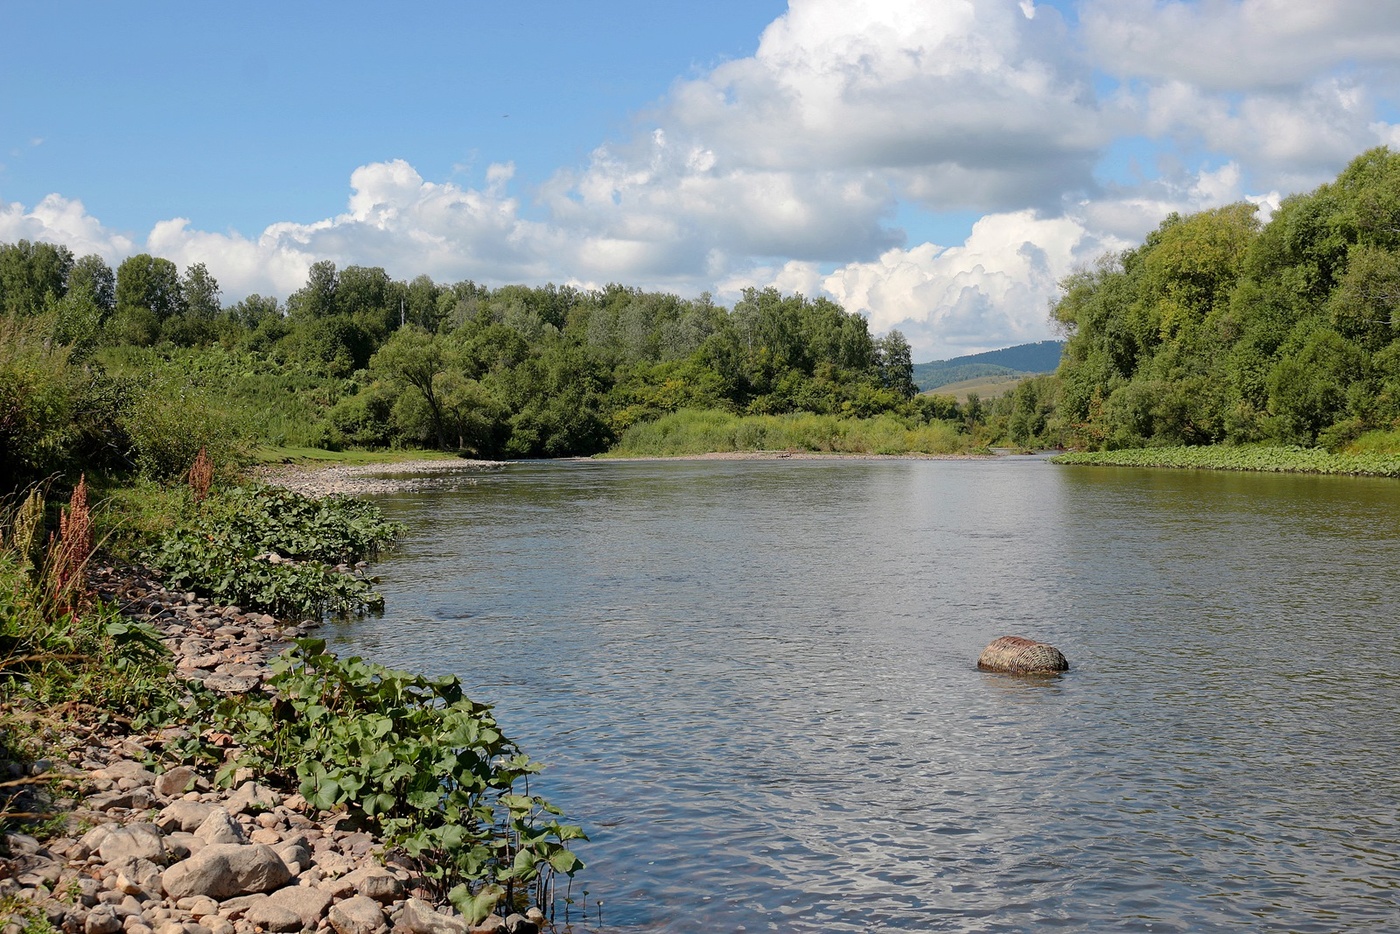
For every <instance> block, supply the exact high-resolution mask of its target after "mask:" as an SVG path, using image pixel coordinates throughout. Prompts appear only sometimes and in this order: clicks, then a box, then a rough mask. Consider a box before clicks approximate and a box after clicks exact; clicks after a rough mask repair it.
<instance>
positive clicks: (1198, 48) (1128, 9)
mask: <svg viewBox="0 0 1400 934" xmlns="http://www.w3.org/2000/svg"><path fill="white" fill-rule="evenodd" d="M1079 21H1080V23H1081V24H1082V26H1083V32H1084V40H1085V43H1086V45H1087V46H1088V48H1089V49H1090V51H1091V54H1092V56H1093V59H1094V61H1095V62H1097V63H1098V65H1099V67H1101V68H1103V69H1104V70H1106V71H1109V72H1112V73H1114V74H1117V75H1121V76H1125V77H1133V78H1147V79H1153V80H1160V81H1179V82H1184V83H1186V84H1190V85H1193V86H1195V87H1198V88H1201V89H1202V90H1204V91H1292V90H1299V89H1301V88H1304V87H1306V86H1308V85H1310V84H1311V83H1312V82H1313V81H1314V80H1315V78H1316V76H1317V75H1319V74H1326V73H1328V72H1330V71H1332V70H1333V69H1336V68H1338V67H1343V66H1347V67H1356V66H1378V67H1381V68H1385V69H1387V70H1393V69H1394V68H1395V66H1396V55H1395V50H1396V48H1397V47H1400V8H1397V7H1396V6H1395V4H1393V3H1377V2H1375V0H1328V2H1326V3H1298V2H1296V0H1227V2H1191V3H1187V2H1181V0H1086V2H1084V3H1082V4H1081V7H1080V11H1079Z"/></svg>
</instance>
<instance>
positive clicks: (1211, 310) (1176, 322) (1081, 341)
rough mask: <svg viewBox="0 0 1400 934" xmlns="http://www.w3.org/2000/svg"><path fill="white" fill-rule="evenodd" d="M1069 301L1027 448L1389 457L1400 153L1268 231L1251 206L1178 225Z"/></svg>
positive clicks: (1083, 274)
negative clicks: (1215, 448) (1055, 365)
mask: <svg viewBox="0 0 1400 934" xmlns="http://www.w3.org/2000/svg"><path fill="white" fill-rule="evenodd" d="M1063 288H1064V292H1063V297H1062V298H1061V299H1060V301H1059V303H1058V304H1057V305H1056V306H1055V307H1054V309H1053V312H1052V314H1053V317H1054V319H1055V320H1056V321H1057V322H1058V323H1059V324H1060V325H1061V326H1062V327H1063V329H1064V331H1065V332H1066V335H1067V338H1068V343H1067V345H1066V347H1065V355H1064V359H1063V362H1062V364H1061V366H1060V368H1059V370H1058V372H1057V374H1056V375H1055V376H1054V377H1050V378H1044V379H1042V380H1040V381H1038V382H1032V383H1028V384H1024V385H1023V386H1022V387H1021V388H1018V390H1017V392H1016V393H1015V394H1014V396H1015V399H1014V402H1015V405H1014V407H1013V408H1014V411H1013V412H1012V414H1011V417H1010V420H1009V422H1008V427H1009V429H1010V431H1011V433H1012V435H1013V436H1015V435H1017V434H1018V433H1019V435H1020V440H1022V441H1026V442H1030V443H1039V444H1044V445H1046V446H1062V447H1068V448H1074V449H1083V450H1091V451H1092V450H1116V449H1127V448H1159V447H1168V448H1175V447H1183V446H1184V447H1200V446H1206V445H1227V446H1248V445H1267V446H1272V447H1276V448H1285V449H1291V448H1293V447H1303V448H1314V447H1318V448H1322V449H1324V450H1326V451H1331V452H1341V453H1358V454H1359V453H1365V452H1370V453H1377V452H1382V451H1383V452H1386V453H1394V452H1396V451H1398V450H1400V448H1397V446H1396V440H1397V436H1396V430H1397V428H1400V313H1398V312H1400V155H1397V154H1395V153H1392V152H1391V151H1390V150H1388V149H1385V148H1381V149H1375V150H1371V151H1369V152H1366V153H1363V154H1362V155H1360V156H1358V157H1357V158H1356V159H1355V160H1353V161H1352V163H1351V164H1350V165H1349V166H1348V167H1347V168H1346V170H1345V171H1343V172H1342V173H1341V175H1340V176H1338V178H1337V179H1336V180H1335V181H1334V182H1331V183H1328V184H1325V185H1322V186H1321V187H1319V188H1318V189H1316V190H1315V191H1312V192H1310V193H1307V194H1298V195H1293V196H1291V197H1288V198H1286V199H1284V201H1283V202H1282V204H1280V206H1279V208H1278V209H1277V210H1276V211H1275V212H1274V213H1273V215H1272V217H1270V218H1269V220H1268V222H1267V223H1261V222H1260V220H1259V216H1258V210H1257V208H1256V206H1255V205H1253V204H1248V203H1242V204H1234V205H1229V206H1227V207H1223V208H1217V209H1214V210H1209V211H1203V212H1201V213H1199V214H1194V215H1191V216H1189V217H1180V216H1177V215H1172V216H1171V217H1168V218H1167V219H1166V220H1165V221H1163V222H1162V224H1161V225H1160V226H1159V227H1158V228H1157V229H1156V230H1154V231H1153V232H1152V233H1150V234H1149V235H1148V236H1147V238H1146V239H1145V240H1144V242H1143V243H1142V244H1141V245H1140V246H1137V247H1135V248H1133V249H1130V250H1126V251H1124V252H1122V253H1120V254H1117V255H1113V256H1108V257H1105V258H1103V259H1102V260H1101V261H1100V262H1099V263H1098V264H1097V265H1095V266H1094V267H1093V268H1090V269H1085V270H1081V271H1079V272H1077V273H1075V274H1074V275H1072V276H1070V277H1069V278H1068V279H1067V280H1065V282H1064V283H1063ZM1193 456H1202V457H1203V456H1204V455H1193ZM1218 456H1220V457H1225V456H1227V455H1224V454H1221V455H1218ZM1228 456H1231V457H1235V456H1237V457H1239V458H1240V459H1242V460H1249V459H1250V458H1251V457H1253V456H1254V455H1250V454H1248V453H1240V454H1238V455H1228ZM1144 458H1145V459H1150V457H1149V456H1147V455H1144ZM1267 459H1268V460H1271V461H1273V462H1277V463H1284V462H1287V461H1289V460H1290V459H1294V460H1296V455H1295V454H1287V455H1270V457H1269V458H1267Z"/></svg>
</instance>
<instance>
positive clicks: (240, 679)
mask: <svg viewBox="0 0 1400 934" xmlns="http://www.w3.org/2000/svg"><path fill="white" fill-rule="evenodd" d="M260 684H262V675H261V674H259V673H258V672H256V671H253V672H251V673H249V672H240V673H237V674H234V673H230V672H227V671H216V672H214V673H213V674H211V675H209V676H208V677H207V678H205V679H204V686H205V687H207V688H208V689H209V690H211V691H215V692H217V693H219V694H247V693H248V692H249V691H251V690H253V689H254V688H256V687H257V686H258V685H260Z"/></svg>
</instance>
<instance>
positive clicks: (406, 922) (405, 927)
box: [394, 898, 470, 934]
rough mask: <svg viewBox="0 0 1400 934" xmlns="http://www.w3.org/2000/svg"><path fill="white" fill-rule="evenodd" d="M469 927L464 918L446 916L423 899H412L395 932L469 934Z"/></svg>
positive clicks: (404, 908) (405, 907) (405, 905)
mask: <svg viewBox="0 0 1400 934" xmlns="http://www.w3.org/2000/svg"><path fill="white" fill-rule="evenodd" d="M469 927H470V926H469V925H468V924H467V922H466V921H465V920H464V919H462V918H459V917H454V916H452V915H445V914H443V913H442V912H440V911H437V910H435V909H434V908H433V906H432V905H429V904H428V903H427V902H425V901H423V900H422V899H419V898H410V899H409V900H408V901H407V902H406V903H405V904H404V906H403V911H402V912H401V913H400V914H399V918H398V922H397V923H396V924H395V925H394V930H395V931H401V932H403V934H467V930H468V928H469Z"/></svg>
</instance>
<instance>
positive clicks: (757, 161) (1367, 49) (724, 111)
mask: <svg viewBox="0 0 1400 934" xmlns="http://www.w3.org/2000/svg"><path fill="white" fill-rule="evenodd" d="M1392 6H1393V5H1392V4H1384V3H1376V2H1374V0H1336V2H1332V3H1327V4H1301V3H1294V2H1291V0H1203V2H1176V0H1082V2H1080V3H1079V4H1078V5H1077V6H1076V8H1075V16H1073V17H1071V18H1070V19H1069V20H1066V19H1065V18H1062V16H1061V14H1060V12H1059V11H1058V10H1057V9H1056V8H1055V7H1053V6H1050V5H1048V4H1041V5H1037V4H1036V3H1035V2H1034V0H864V2H861V3H858V4H851V3H848V2H846V0H790V2H789V6H788V9H787V11H786V12H785V13H784V15H782V16H780V17H779V18H778V19H776V20H775V21H774V22H773V23H771V24H770V25H769V26H768V27H767V29H765V30H764V32H763V34H762V36H761V37H760V40H759V43H758V48H757V50H756V52H755V53H754V54H753V55H752V56H749V57H746V58H742V59H738V60H734V61H729V62H725V63H723V64H720V65H719V66H717V67H715V68H713V69H712V70H710V71H708V72H706V73H704V74H700V75H698V76H693V77H690V78H687V79H685V80H681V81H678V82H676V84H674V85H673V86H672V87H671V88H670V89H669V91H668V92H667V94H666V95H665V96H664V97H663V98H662V99H661V100H660V101H659V102H657V104H656V105H655V106H654V107H652V108H651V109H649V110H648V111H646V112H644V113H641V114H638V115H637V120H636V125H635V131H634V132H632V133H630V134H628V135H625V136H623V137H621V138H616V139H609V140H606V141H603V142H602V143H600V144H599V145H598V146H597V147H596V148H595V149H594V150H593V152H592V153H591V154H590V156H589V158H588V159H587V160H586V162H585V163H584V164H583V165H578V166H566V167H562V168H561V169H560V170H559V171H558V172H556V173H555V174H554V175H553V176H552V177H550V178H548V179H547V180H545V181H544V182H543V183H540V184H537V185H536V184H531V183H526V182H522V181H521V180H520V179H518V178H517V177H516V172H515V167H514V166H513V165H511V164H510V163H500V164H494V165H491V166H489V167H487V168H486V170H485V172H484V175H483V177H482V178H481V180H480V182H479V183H477V184H476V185H471V184H466V183H459V182H454V181H435V180H430V179H425V178H423V176H422V175H421V174H420V173H419V172H418V170H417V169H415V168H414V167H413V165H411V164H410V163H409V162H407V161H405V160H401V159H400V160H389V161H383V162H370V163H366V164H364V165H361V166H360V167H359V168H357V169H356V170H355V171H354V172H353V173H352V175H351V177H350V179H349V184H348V193H347V197H346V201H345V210H344V211H343V212H342V213H340V214H337V215H335V216H332V217H327V218H324V219H322V220H319V221H315V222H313V223H295V222H289V221H279V222H275V223H271V224H270V225H269V226H267V228H266V229H265V230H263V232H262V233H261V234H260V235H258V236H257V237H251V238H250V237H244V236H242V235H239V234H237V233H232V232H229V233H220V232H206V231H201V230H197V229H194V228H192V227H191V226H190V224H189V222H188V221H186V220H184V219H182V218H173V219H170V220H165V221H162V222H160V223H158V224H156V225H155V226H154V228H153V229H152V230H151V231H150V233H149V235H148V236H147V237H146V240H145V242H144V244H143V243H140V242H138V241H137V239H136V238H132V237H130V236H128V235H123V234H120V233H117V232H114V231H112V230H110V229H108V228H106V227H104V226H103V225H102V224H101V223H100V222H99V221H98V220H97V219H96V218H93V217H91V216H89V215H88V214H87V213H86V211H85V209H84V208H83V205H82V203H81V202H79V201H76V200H70V199H67V198H64V197H61V196H59V195H50V196H49V197H47V198H45V199H43V200H42V201H41V202H40V203H39V204H37V205H36V206H35V207H34V208H33V209H32V210H31V209H27V208H25V207H23V206H22V205H17V204H13V203H9V204H6V203H4V202H0V240H14V239H19V238H22V237H23V238H28V239H46V240H55V241H62V242H65V243H68V244H69V245H70V246H71V247H72V248H73V249H74V250H75V252H78V253H83V252H97V253H99V254H101V255H103V256H104V257H107V258H108V259H109V261H113V262H116V261H119V260H120V259H121V258H122V257H123V256H125V255H129V254H130V253H132V252H137V251H139V250H147V251H150V252H154V253H159V254H161V255H164V256H167V257H169V258H171V259H172V260H175V261H176V262H177V263H179V264H180V265H182V266H184V265H189V264H190V263H193V262H204V263H205V264H206V265H208V267H209V268H210V270H211V271H212V272H213V273H214V275H215V276H216V277H217V278H218V279H219V281H220V283H221V284H222V285H223V287H224V295H225V298H226V299H230V300H231V299H236V298H238V297H241V296H242V295H244V294H247V293H248V292H251V291H260V292H265V293H273V294H277V295H280V296H285V295H286V294H288V293H290V292H291V291H293V290H295V289H296V288H299V287H300V286H301V285H302V284H303V283H304V281H305V275H306V269H307V267H308V266H309V265H310V264H311V263H312V262H314V261H316V260H320V259H330V260H332V261H334V262H336V263H337V264H338V265H341V266H344V265H349V264H352V263H353V264H360V265H371V266H383V267H384V268H385V269H387V270H388V271H389V272H390V274H391V275H394V276H396V277H400V278H407V277H411V276H414V275H418V274H420V273H427V274H428V275H430V276H432V277H433V278H434V279H437V280H438V281H455V280H458V279H463V278H473V279H476V280H478V281H480V282H484V283H487V284H503V283H508V282H532V283H540V282H546V281H554V282H560V283H569V284H577V285H581V286H584V287H588V286H594V285H599V284H602V283H606V282H625V283H627V284H630V285H638V286H641V287H644V288H654V289H667V290H672V291H677V292H682V293H684V294H695V293H698V292H700V291H702V290H715V291H718V292H719V295H720V297H721V298H722V299H732V298H734V297H736V296H737V294H738V293H739V292H740V291H741V290H742V289H743V288H745V287H747V286H768V285H773V286H776V287H778V288H780V289H782V290H784V291H787V292H802V293H804V294H807V295H818V294H826V295H830V296H831V297H833V298H835V299H837V300H838V301H841V302H842V303H843V304H844V305H846V307H847V308H849V309H851V310H855V311H859V312H861V313H863V314H866V315H868V316H869V318H870V321H871V324H872V327H873V329H874V330H876V331H877V332H883V331H885V330H888V329H889V328H892V327H898V328H900V329H901V330H903V331H904V332H905V334H906V336H908V337H909V338H910V340H911V343H913V345H914V347H915V351H916V356H920V357H924V358H931V357H933V356H954V355H956V354H958V353H964V352H973V351H977V350H984V349H989V348H992V347H997V346H1005V345H1006V344H1010V343H1018V342H1021V341H1025V340H1036V339H1040V338H1043V337H1046V336H1050V329H1049V323H1048V320H1047V308H1048V306H1049V304H1050V302H1051V301H1053V299H1054V298H1055V297H1056V294H1057V291H1056V289H1057V287H1056V283H1057V282H1058V281H1059V280H1060V279H1061V278H1062V277H1063V276H1064V275H1066V274H1067V273H1068V272H1070V271H1071V270H1072V269H1073V268H1074V267H1075V266H1076V265H1079V264H1083V263H1087V262H1091V261H1092V260H1093V259H1095V258H1096V257H1097V256H1098V255H1099V254H1101V253H1103V252H1105V251H1108V250H1119V249H1123V248H1124V247H1126V246H1129V245H1131V244H1133V243H1136V242H1138V241H1139V240H1140V239H1141V237H1142V236H1143V234H1145V233H1146V232H1147V231H1148V230H1150V229H1152V228H1153V227H1155V226H1156V225H1157V224H1158V223H1159V222H1160V221H1161V219H1162V217H1164V216H1165V215H1166V214H1167V213H1169V212H1171V211H1179V212H1182V213H1188V212H1191V211H1195V210H1201V209H1203V208H1209V207H1216V206H1219V205H1221V204H1226V203H1230V202H1232V201H1238V200H1242V199H1248V200H1251V201H1254V202H1255V203H1257V204H1260V205H1261V208H1262V209H1263V210H1264V212H1266V213H1267V212H1268V211H1269V210H1272V208H1273V207H1274V206H1276V205H1277V203H1278V200H1279V192H1280V191H1295V190H1305V189H1308V188H1311V187H1312V186H1314V185H1316V184H1318V183H1319V182H1321V181H1324V180H1326V179H1327V178H1329V177H1331V176H1333V175H1335V174H1336V172H1337V171H1338V170H1339V169H1340V168H1341V167H1342V166H1343V165H1344V164H1345V162H1346V161H1347V160H1348V159H1349V158H1350V157H1351V156H1353V155H1355V154H1356V153H1357V152H1359V151H1360V150H1362V149H1364V148H1366V147H1368V146H1371V145H1376V144H1379V143H1382V142H1389V143H1391V144H1392V145H1394V144H1395V141H1396V140H1400V129H1397V127H1396V125H1395V124H1393V123H1391V122H1388V113H1387V111H1386V107H1387V106H1390V107H1393V106H1394V103H1395V93H1396V87H1397V69H1396V67H1395V66H1396V64H1397V61H1400V56H1396V55H1395V53H1394V52H1393V51H1392V50H1393V49H1395V48H1400V8H1395V9H1392ZM1122 136H1130V137H1132V138H1133V139H1134V140H1140V141H1143V146H1142V147H1139V148H1141V149H1142V151H1144V152H1147V153H1148V155H1144V156H1143V157H1142V158H1143V165H1142V167H1141V170H1140V171H1138V172H1135V173H1134V174H1133V175H1132V177H1131V178H1130V179H1129V180H1127V181H1124V180H1123V179H1124V178H1125V177H1126V176H1125V173H1123V172H1121V171H1103V169H1104V167H1105V162H1106V161H1107V160H1109V159H1112V158H1115V157H1114V156H1111V155H1110V152H1111V149H1110V143H1111V142H1112V141H1113V140H1114V139H1116V138H1119V137H1122ZM1135 146H1136V144H1135ZM1135 151H1136V150H1135ZM1154 157H1155V159H1156V162H1155V164H1147V163H1148V162H1149V161H1150V160H1151V159H1152V158H1154ZM1096 173H1097V174H1096ZM522 199H524V200H522ZM911 205H913V206H915V207H914V208H911V207H910V206H911ZM920 209H921V210H923V211H925V212H928V213H929V214H933V215H937V214H938V212H942V211H954V210H956V211H970V212H975V213H980V214H983V215H984V216H983V217H982V219H981V220H980V221H978V222H977V223H976V224H975V225H974V226H973V227H972V229H971V232H970V234H969V235H968V236H967V237H966V239H965V240H964V242H961V243H956V242H954V243H951V244H946V245H940V244H935V243H919V242H917V241H914V242H911V240H910V238H909V237H908V236H907V235H906V233H905V232H904V231H903V230H901V229H900V228H899V226H898V224H897V222H896V218H897V217H908V218H911V219H912V220H914V221H917V220H918V217H917V214H918V210H920Z"/></svg>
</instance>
